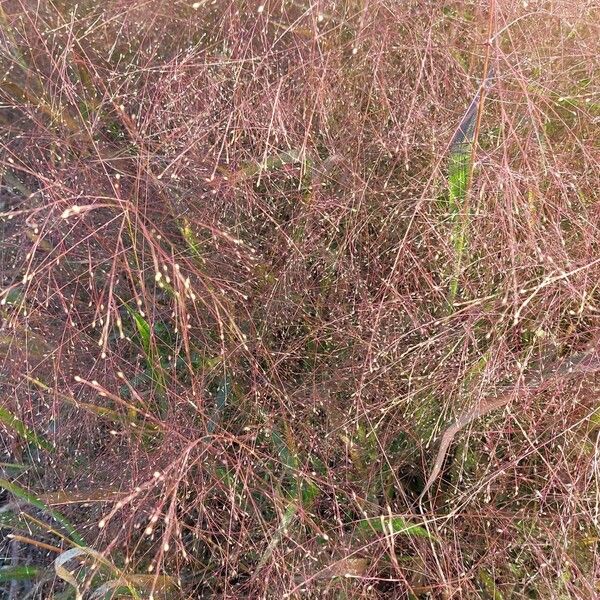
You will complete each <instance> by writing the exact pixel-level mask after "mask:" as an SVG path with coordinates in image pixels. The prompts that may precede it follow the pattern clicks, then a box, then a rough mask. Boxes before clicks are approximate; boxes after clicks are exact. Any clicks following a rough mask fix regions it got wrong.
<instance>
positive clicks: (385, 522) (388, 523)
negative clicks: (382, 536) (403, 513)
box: [358, 516, 433, 539]
mask: <svg viewBox="0 0 600 600" xmlns="http://www.w3.org/2000/svg"><path fill="white" fill-rule="evenodd" d="M358 527H359V529H360V530H361V531H363V532H365V533H368V532H372V531H376V532H378V533H393V534H398V535H408V536H411V537H423V538H428V539H433V538H432V536H431V534H430V533H429V532H428V531H427V529H425V528H424V527H421V525H414V524H412V523H409V522H408V521H405V520H404V519H403V518H402V517H384V516H381V517H372V518H370V519H363V520H362V521H360V522H359V524H358Z"/></svg>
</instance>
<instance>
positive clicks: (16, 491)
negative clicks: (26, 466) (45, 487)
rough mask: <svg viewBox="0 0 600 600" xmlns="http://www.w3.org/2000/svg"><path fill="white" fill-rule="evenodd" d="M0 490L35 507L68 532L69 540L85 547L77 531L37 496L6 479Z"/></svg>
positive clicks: (1, 480) (2, 480)
mask: <svg viewBox="0 0 600 600" xmlns="http://www.w3.org/2000/svg"><path fill="white" fill-rule="evenodd" d="M0 488H4V489H5V490H6V491H7V492H10V493H11V494H12V495H13V496H16V497H17V498H19V499H20V500H23V501H24V502H27V503H28V504H31V506H35V508H38V509H39V510H41V511H43V512H44V513H46V514H47V515H48V516H49V517H52V519H54V521H56V522H57V523H59V524H60V525H62V527H63V528H64V529H65V531H67V532H68V534H69V537H70V539H71V540H72V541H73V542H75V543H76V544H78V545H79V546H85V545H86V543H85V540H84V539H83V538H82V537H81V535H79V533H77V530H76V529H75V527H73V525H72V524H71V523H70V522H69V521H68V520H67V518H66V517H64V516H63V515H62V514H61V513H59V512H58V511H55V510H53V509H51V508H50V507H49V506H48V505H46V504H45V503H44V502H42V501H41V500H40V499H39V498H38V497H37V496H35V495H33V494H32V493H30V492H28V491H27V490H25V489H24V488H22V487H21V486H19V485H17V484H16V483H12V482H11V481H8V480H6V479H0Z"/></svg>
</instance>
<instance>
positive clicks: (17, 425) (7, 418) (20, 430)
mask: <svg viewBox="0 0 600 600" xmlns="http://www.w3.org/2000/svg"><path fill="white" fill-rule="evenodd" d="M0 423H4V425H6V427H8V428H9V429H11V430H12V431H14V432H15V433H16V434H17V435H18V436H19V437H22V438H23V439H24V440H26V441H28V442H29V443H31V444H34V445H35V446H37V447H38V448H39V449H40V450H48V451H50V452H51V451H53V450H54V446H53V445H52V444H51V443H50V442H49V441H48V440H45V439H44V438H43V437H42V436H41V435H38V434H37V433H35V431H32V430H31V429H29V427H27V425H25V423H23V421H21V420H20V419H18V418H17V417H15V415H13V414H12V413H11V412H10V411H9V410H8V409H6V408H3V407H2V406H0Z"/></svg>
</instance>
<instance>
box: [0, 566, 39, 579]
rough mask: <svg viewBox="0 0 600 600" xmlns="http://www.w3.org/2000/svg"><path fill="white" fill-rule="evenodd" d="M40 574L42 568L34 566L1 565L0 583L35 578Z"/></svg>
mask: <svg viewBox="0 0 600 600" xmlns="http://www.w3.org/2000/svg"><path fill="white" fill-rule="evenodd" d="M39 574H40V569H39V568H38V567H34V566H20V567H0V583H4V582H5V581H14V580H18V581H23V580H26V579H35V578H36V577H37V576H38V575H39Z"/></svg>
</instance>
